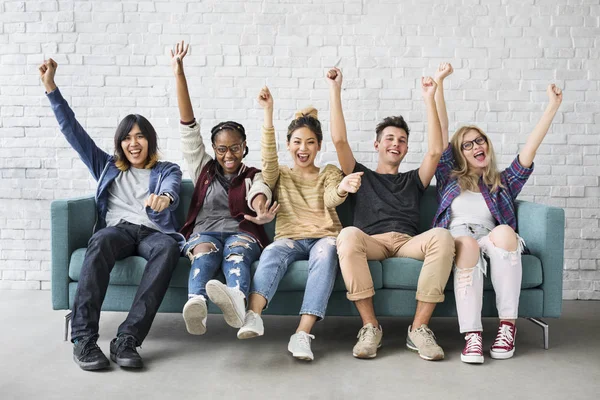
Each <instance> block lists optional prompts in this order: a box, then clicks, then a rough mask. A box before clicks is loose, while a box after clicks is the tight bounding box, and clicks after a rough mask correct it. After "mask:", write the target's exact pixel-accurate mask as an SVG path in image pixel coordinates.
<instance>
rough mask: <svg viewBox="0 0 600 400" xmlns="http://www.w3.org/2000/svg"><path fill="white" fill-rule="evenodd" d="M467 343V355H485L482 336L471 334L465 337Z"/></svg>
mask: <svg viewBox="0 0 600 400" xmlns="http://www.w3.org/2000/svg"><path fill="white" fill-rule="evenodd" d="M465 340H466V341H467V343H466V344H465V353H477V354H483V343H482V338H481V335H479V334H477V333H469V334H467V336H465Z"/></svg>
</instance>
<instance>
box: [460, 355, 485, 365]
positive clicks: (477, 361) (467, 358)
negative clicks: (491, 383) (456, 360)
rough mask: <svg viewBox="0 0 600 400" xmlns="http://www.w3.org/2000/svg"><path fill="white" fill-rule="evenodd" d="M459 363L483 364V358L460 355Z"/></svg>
mask: <svg viewBox="0 0 600 400" xmlns="http://www.w3.org/2000/svg"><path fill="white" fill-rule="evenodd" d="M460 361H462V362H464V363H467V364H483V356H466V355H464V354H461V355H460Z"/></svg>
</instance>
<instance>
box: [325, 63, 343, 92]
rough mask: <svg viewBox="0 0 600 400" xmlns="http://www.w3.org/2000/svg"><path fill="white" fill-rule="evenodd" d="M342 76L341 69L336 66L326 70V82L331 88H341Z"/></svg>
mask: <svg viewBox="0 0 600 400" xmlns="http://www.w3.org/2000/svg"><path fill="white" fill-rule="evenodd" d="M342 78H343V77H342V71H340V69H339V68H337V67H333V68H331V69H330V70H329V71H328V72H327V76H326V79H327V83H328V84H329V87H330V88H332V89H338V90H341V89H342Z"/></svg>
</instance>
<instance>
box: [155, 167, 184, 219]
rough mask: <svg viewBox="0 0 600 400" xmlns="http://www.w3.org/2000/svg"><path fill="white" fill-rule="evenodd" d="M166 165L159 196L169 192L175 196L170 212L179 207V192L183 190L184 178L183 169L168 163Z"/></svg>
mask: <svg viewBox="0 0 600 400" xmlns="http://www.w3.org/2000/svg"><path fill="white" fill-rule="evenodd" d="M165 164H166V166H165V168H163V170H162V171H161V174H162V177H161V182H160V187H159V188H158V191H157V194H161V193H164V192H168V193H169V194H170V195H171V196H173V204H171V205H170V206H169V207H168V208H169V209H170V210H175V209H176V208H177V206H178V205H179V191H180V189H181V176H182V173H181V168H179V165H177V164H175V163H171V162H166V163H165Z"/></svg>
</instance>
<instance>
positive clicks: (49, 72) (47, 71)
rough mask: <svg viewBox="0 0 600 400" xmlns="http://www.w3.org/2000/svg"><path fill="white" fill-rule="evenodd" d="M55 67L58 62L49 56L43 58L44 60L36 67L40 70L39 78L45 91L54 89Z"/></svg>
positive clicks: (48, 91)
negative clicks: (45, 58)
mask: <svg viewBox="0 0 600 400" xmlns="http://www.w3.org/2000/svg"><path fill="white" fill-rule="evenodd" d="M57 68H58V64H57V63H56V61H54V60H53V59H51V58H49V59H47V60H44V62H43V63H42V64H40V66H39V67H38V70H39V71H40V79H41V80H42V83H43V84H44V88H46V93H50V92H51V91H53V90H54V89H56V84H55V83H54V75H55V74H56V69H57Z"/></svg>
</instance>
